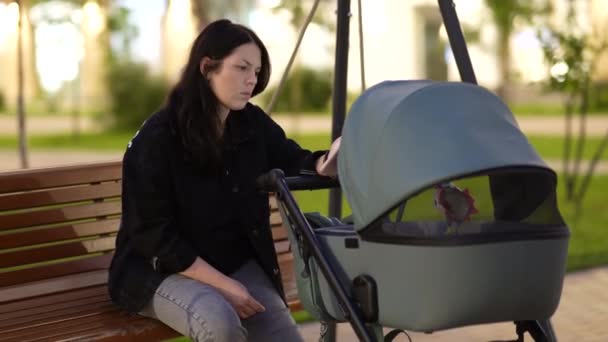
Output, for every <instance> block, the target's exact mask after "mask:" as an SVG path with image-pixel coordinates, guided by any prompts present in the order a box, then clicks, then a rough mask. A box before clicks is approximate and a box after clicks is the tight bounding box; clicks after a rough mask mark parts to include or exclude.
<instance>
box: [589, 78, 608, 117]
mask: <svg viewBox="0 0 608 342" xmlns="http://www.w3.org/2000/svg"><path fill="white" fill-rule="evenodd" d="M590 92H591V93H590V94H589V96H590V100H589V109H590V110H592V111H598V112H599V111H604V112H605V111H608V82H606V81H602V82H596V83H594V84H593V85H592V87H591V90H590Z"/></svg>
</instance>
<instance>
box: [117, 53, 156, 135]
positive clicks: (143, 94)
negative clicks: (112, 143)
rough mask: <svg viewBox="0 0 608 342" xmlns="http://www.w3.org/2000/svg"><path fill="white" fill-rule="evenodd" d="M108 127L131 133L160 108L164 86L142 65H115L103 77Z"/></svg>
mask: <svg viewBox="0 0 608 342" xmlns="http://www.w3.org/2000/svg"><path fill="white" fill-rule="evenodd" d="M107 84H108V93H109V96H110V113H111V115H112V126H113V128H115V129H118V130H134V129H137V128H139V127H140V126H141V124H142V123H143V121H144V120H145V119H146V118H148V116H150V115H151V114H152V113H153V112H154V111H156V110H158V108H159V107H160V106H161V105H162V104H163V102H164V99H165V97H166V96H167V92H168V84H167V82H166V81H165V80H164V79H162V78H161V77H160V76H154V75H152V74H151V73H150V71H149V70H148V67H147V66H146V65H145V64H143V63H137V62H133V61H116V62H112V63H110V65H109V70H108V74H107Z"/></svg>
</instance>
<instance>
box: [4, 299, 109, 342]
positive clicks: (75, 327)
mask: <svg viewBox="0 0 608 342" xmlns="http://www.w3.org/2000/svg"><path fill="white" fill-rule="evenodd" d="M106 305H107V307H106V308H99V309H91V310H89V311H81V312H74V313H65V314H62V315H58V316H55V317H51V318H48V319H42V318H41V319H39V320H37V321H32V322H25V323H24V324H22V325H14V326H9V327H6V328H2V329H3V332H4V335H3V337H4V338H6V337H7V336H6V335H9V336H10V339H8V340H9V341H10V340H12V341H22V340H27V341H35V340H36V339H39V338H42V340H47V341H49V340H50V341H55V340H56V339H55V338H52V337H53V335H57V334H60V333H61V331H63V333H66V332H78V331H80V330H81V327H80V325H81V324H82V323H85V322H99V321H100V320H102V319H104V318H106V319H110V320H115V319H118V318H119V317H120V316H121V312H120V309H119V308H117V307H116V306H112V304H111V303H106ZM57 330H59V332H58V331H57ZM45 335H46V336H45ZM49 335H51V336H49ZM0 341H2V339H0Z"/></svg>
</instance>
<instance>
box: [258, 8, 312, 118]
mask: <svg viewBox="0 0 608 342" xmlns="http://www.w3.org/2000/svg"><path fill="white" fill-rule="evenodd" d="M319 2H320V0H315V2H314V4H313V5H312V8H311V9H310V12H309V13H308V16H307V17H306V21H305V22H304V26H302V29H301V30H300V34H299V35H298V40H297V42H296V46H295V47H294V49H293V52H292V53H291V57H289V62H287V66H286V67H285V71H283V75H281V80H280V81H279V85H278V86H277V90H276V91H275V92H274V94H272V99H271V100H270V103H269V104H268V108H266V113H268V114H269V115H270V113H272V110H273V109H274V107H275V105H276V104H277V101H278V100H279V95H280V94H281V91H282V90H283V88H284V87H285V82H286V81H287V75H288V74H289V70H291V67H292V65H293V62H294V60H295V59H296V54H297V53H298V49H299V48H300V44H301V43H302V39H303V38H304V33H306V29H307V28H308V25H309V24H310V22H311V21H312V18H313V17H314V15H315V12H316V11H317V7H319Z"/></svg>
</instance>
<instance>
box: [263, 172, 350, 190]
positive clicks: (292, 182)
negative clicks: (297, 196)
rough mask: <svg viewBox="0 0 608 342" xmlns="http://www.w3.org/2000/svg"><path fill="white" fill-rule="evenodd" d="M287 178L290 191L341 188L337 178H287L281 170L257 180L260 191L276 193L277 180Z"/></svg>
mask: <svg viewBox="0 0 608 342" xmlns="http://www.w3.org/2000/svg"><path fill="white" fill-rule="evenodd" d="M280 178H285V182H286V183H287V186H288V187H289V190H318V189H329V188H337V187H339V186H340V181H338V179H337V178H331V177H325V176H319V175H316V174H315V175H302V176H295V177H285V173H284V172H283V170H281V169H272V170H270V171H269V172H267V173H265V174H262V175H261V176H259V177H258V178H257V180H256V184H257V186H258V189H260V190H261V191H264V192H276V191H277V190H278V189H277V180H278V179H280Z"/></svg>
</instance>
